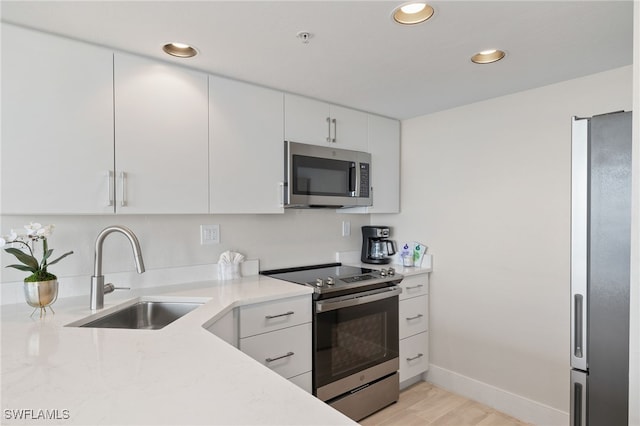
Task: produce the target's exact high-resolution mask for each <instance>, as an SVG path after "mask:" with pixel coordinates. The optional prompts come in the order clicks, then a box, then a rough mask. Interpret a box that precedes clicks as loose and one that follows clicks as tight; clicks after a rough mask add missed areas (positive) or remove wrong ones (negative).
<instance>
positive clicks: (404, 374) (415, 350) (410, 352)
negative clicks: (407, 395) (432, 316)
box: [400, 332, 429, 383]
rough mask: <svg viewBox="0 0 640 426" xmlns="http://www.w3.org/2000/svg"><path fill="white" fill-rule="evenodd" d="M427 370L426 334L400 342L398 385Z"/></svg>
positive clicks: (427, 343) (427, 349) (427, 345)
mask: <svg viewBox="0 0 640 426" xmlns="http://www.w3.org/2000/svg"><path fill="white" fill-rule="evenodd" d="M428 369H429V340H428V339H427V333H426V332H425V333H420V334H416V335H415V336H411V337H407V338H406V339H402V340H400V383H402V382H404V381H405V380H407V379H410V378H412V377H415V376H417V375H419V374H422V373H424V372H425V371H427V370H428Z"/></svg>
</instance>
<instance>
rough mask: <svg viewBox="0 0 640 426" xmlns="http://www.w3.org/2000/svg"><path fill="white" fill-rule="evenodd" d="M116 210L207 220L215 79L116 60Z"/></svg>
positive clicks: (138, 59) (151, 63)
mask: <svg viewBox="0 0 640 426" xmlns="http://www.w3.org/2000/svg"><path fill="white" fill-rule="evenodd" d="M114 73H115V74H114V79H115V80H114V87H115V167H116V172H115V177H116V194H115V198H116V209H117V212H119V213H207V212H208V210H209V188H208V157H209V154H208V90H207V75H206V74H203V73H199V72H195V71H191V70H188V69H186V68H182V67H177V66H172V65H169V64H165V63H162V62H156V61H152V60H149V59H145V58H141V57H137V56H133V55H128V54H119V53H118V54H116V55H115V57H114Z"/></svg>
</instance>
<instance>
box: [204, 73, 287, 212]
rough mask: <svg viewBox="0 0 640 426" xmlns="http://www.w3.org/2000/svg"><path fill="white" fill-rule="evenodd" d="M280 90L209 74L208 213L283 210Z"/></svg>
mask: <svg viewBox="0 0 640 426" xmlns="http://www.w3.org/2000/svg"><path fill="white" fill-rule="evenodd" d="M283 102H284V94H283V93H281V92H278V91H275V90H271V89H266V88H263V87H258V86H254V85H251V84H247V83H242V82H239V81H234V80H229V79H226V78H221V77H215V76H209V105H210V107H209V123H210V130H209V132H210V133H209V164H210V166H211V167H210V170H209V179H210V191H211V195H210V208H209V209H210V213H282V212H283V211H284V208H283V205H282V203H283V201H282V186H281V183H282V181H283V178H284V135H283V128H282V127H283V126H282V123H283V119H284V117H283V114H284V113H283Z"/></svg>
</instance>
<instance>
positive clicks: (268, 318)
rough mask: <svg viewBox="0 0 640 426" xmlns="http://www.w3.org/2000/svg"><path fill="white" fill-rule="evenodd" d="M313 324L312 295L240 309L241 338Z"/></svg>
mask: <svg viewBox="0 0 640 426" xmlns="http://www.w3.org/2000/svg"><path fill="white" fill-rule="evenodd" d="M305 322H311V295H305V296H301V297H291V298H288V299H280V300H275V301H273V302H265V303H258V304H255V305H247V306H242V307H240V337H241V338H242V337H249V336H254V335H256V334H261V333H267V332H269V331H274V330H280V329H282V328H286V327H292V326H294V325H299V324H304V323H305Z"/></svg>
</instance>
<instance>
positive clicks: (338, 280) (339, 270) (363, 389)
mask: <svg viewBox="0 0 640 426" xmlns="http://www.w3.org/2000/svg"><path fill="white" fill-rule="evenodd" d="M261 273H262V274H263V275H269V276H271V277H273V278H278V279H282V280H285V281H290V282H293V283H297V284H301V285H306V286H310V287H313V289H314V295H313V394H314V395H316V396H317V397H318V398H319V399H321V400H323V401H325V402H327V403H328V404H329V405H331V406H333V407H334V408H336V409H337V410H339V411H341V412H343V413H344V414H346V415H347V416H349V417H351V418H352V419H354V420H356V421H357V420H360V419H362V418H364V417H366V416H368V415H370V414H372V413H374V412H376V411H378V410H380V409H381V408H383V407H385V406H387V405H389V404H392V403H393V402H395V401H397V400H398V395H399V378H398V372H397V371H398V368H399V360H398V350H399V347H398V295H399V294H400V292H401V289H400V287H398V286H397V284H399V283H400V281H402V278H403V276H402V275H400V274H396V273H395V271H394V269H393V268H383V269H380V270H375V269H369V268H360V267H354V266H344V265H341V264H340V263H332V264H324V265H314V266H304V267H298V268H287V269H277V270H270V271H262V272H261Z"/></svg>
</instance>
